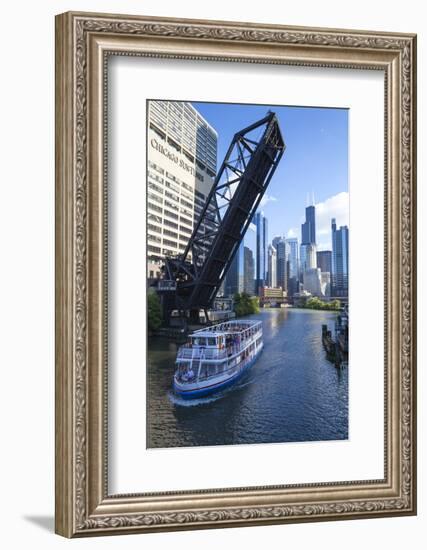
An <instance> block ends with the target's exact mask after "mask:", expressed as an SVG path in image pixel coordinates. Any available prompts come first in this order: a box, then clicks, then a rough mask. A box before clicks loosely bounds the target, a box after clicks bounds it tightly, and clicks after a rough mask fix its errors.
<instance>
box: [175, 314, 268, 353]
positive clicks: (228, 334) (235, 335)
mask: <svg viewBox="0 0 427 550" xmlns="http://www.w3.org/2000/svg"><path fill="white" fill-rule="evenodd" d="M261 332H262V321H226V322H224V323H218V324H217V325H213V326H211V327H206V328H203V329H199V330H196V331H194V332H192V333H191V334H190V336H189V341H188V343H187V344H184V345H183V346H181V347H180V348H179V350H178V354H177V360H178V361H179V360H183V359H200V358H203V359H207V360H215V359H217V360H219V359H226V358H228V357H230V356H231V355H233V354H237V353H239V351H241V350H242V349H243V348H244V347H247V346H248V345H249V344H250V343H251V342H253V341H254V340H255V339H257V338H259V337H260V336H261Z"/></svg>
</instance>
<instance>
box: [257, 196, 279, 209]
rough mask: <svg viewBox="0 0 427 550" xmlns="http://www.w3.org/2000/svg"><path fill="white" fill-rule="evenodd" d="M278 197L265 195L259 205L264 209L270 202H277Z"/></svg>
mask: <svg viewBox="0 0 427 550" xmlns="http://www.w3.org/2000/svg"><path fill="white" fill-rule="evenodd" d="M276 201H277V199H276V197H273V195H269V194H268V193H265V194H264V195H263V197H262V199H261V202H260V203H259V207H260V208H262V207H263V206H265V205H266V204H267V203H269V202H276Z"/></svg>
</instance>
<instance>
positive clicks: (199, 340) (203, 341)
mask: <svg viewBox="0 0 427 550" xmlns="http://www.w3.org/2000/svg"><path fill="white" fill-rule="evenodd" d="M193 344H194V345H195V346H206V338H201V337H200V336H197V337H196V338H193Z"/></svg>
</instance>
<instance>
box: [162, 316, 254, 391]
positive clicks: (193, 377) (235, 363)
mask: <svg viewBox="0 0 427 550" xmlns="http://www.w3.org/2000/svg"><path fill="white" fill-rule="evenodd" d="M262 348H263V340H262V322H261V321H244V320H243V321H242V320H240V321H239V320H232V321H226V322H223V323H218V324H216V325H213V326H210V327H207V328H203V329H199V330H196V331H194V332H193V333H191V334H190V336H189V339H188V343H187V344H185V345H183V346H181V347H180V348H179V349H178V353H177V357H176V371H175V375H174V379H173V389H174V391H175V393H176V394H177V395H179V396H180V397H183V398H184V399H192V398H196V397H203V396H205V395H209V394H211V393H214V392H217V391H219V390H222V389H224V388H225V387H227V386H230V385H231V384H234V382H236V380H238V379H239V378H240V377H241V376H242V374H243V373H244V372H245V371H246V370H247V369H248V368H249V367H250V366H251V365H253V363H255V361H256V360H257V358H258V355H259V354H260V353H261V351H262Z"/></svg>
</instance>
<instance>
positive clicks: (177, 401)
mask: <svg viewBox="0 0 427 550" xmlns="http://www.w3.org/2000/svg"><path fill="white" fill-rule="evenodd" d="M224 394H225V392H218V393H216V394H215V395H207V396H206V397H199V398H198V399H197V398H196V399H183V398H182V397H179V396H178V395H176V394H175V393H174V392H173V391H172V390H170V391H168V399H169V401H170V402H171V403H173V404H174V405H178V406H179V407H197V406H200V405H207V404H208V403H213V402H214V401H218V399H221V398H222V397H224Z"/></svg>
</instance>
